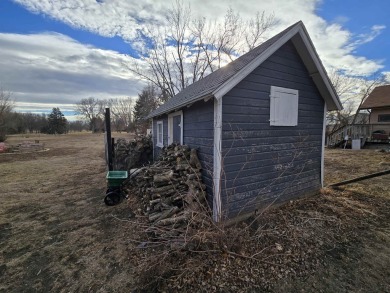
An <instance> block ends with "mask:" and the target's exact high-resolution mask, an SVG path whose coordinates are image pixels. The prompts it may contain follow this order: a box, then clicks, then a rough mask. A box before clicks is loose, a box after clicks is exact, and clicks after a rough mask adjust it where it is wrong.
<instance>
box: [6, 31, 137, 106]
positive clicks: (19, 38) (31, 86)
mask: <svg viewBox="0 0 390 293" xmlns="http://www.w3.org/2000/svg"><path fill="white" fill-rule="evenodd" d="M0 47H1V48H2V49H1V50H0V82H1V83H2V86H3V87H4V88H5V89H7V90H9V91H11V92H12V93H13V97H14V98H15V100H16V102H17V106H18V109H19V106H20V107H22V106H26V104H29V105H30V107H36V106H37V105H34V103H47V104H48V105H49V104H57V105H61V107H60V108H61V109H62V108H69V107H71V105H72V104H74V103H76V102H78V101H80V100H81V99H82V98H87V97H89V96H94V97H97V98H108V97H110V98H111V97H120V96H122V97H123V96H132V97H135V96H136V95H137V93H138V92H139V91H140V89H141V88H142V83H141V82H140V81H139V80H137V79H136V77H134V75H132V74H131V73H130V72H129V70H128V69H126V67H125V66H124V64H125V63H128V62H130V61H131V57H129V56H126V55H122V54H119V53H117V52H114V51H109V50H101V49H97V48H94V47H92V46H88V45H83V44H80V43H78V42H76V41H75V40H73V39H71V38H69V37H67V36H64V35H61V34H57V33H43V34H31V35H19V34H5V33H0ZM22 103H23V104H22ZM39 107H40V106H39ZM49 107H50V106H49ZM20 109H21V108H20Z"/></svg>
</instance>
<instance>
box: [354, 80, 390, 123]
mask: <svg viewBox="0 0 390 293" xmlns="http://www.w3.org/2000/svg"><path fill="white" fill-rule="evenodd" d="M384 83H385V76H384V75H383V74H376V75H375V76H374V78H373V79H372V80H364V81H363V86H362V88H361V90H360V94H359V99H360V102H359V106H358V107H357V109H356V113H355V116H354V117H353V120H352V123H351V124H355V122H356V119H357V116H358V114H359V112H360V107H361V106H362V104H363V102H364V101H365V100H366V99H367V97H368V96H369V95H370V93H371V92H372V91H373V89H374V88H376V87H377V86H380V85H383V84H384Z"/></svg>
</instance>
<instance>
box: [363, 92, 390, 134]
mask: <svg viewBox="0 0 390 293" xmlns="http://www.w3.org/2000/svg"><path fill="white" fill-rule="evenodd" d="M359 109H360V110H368V111H369V113H370V116H369V124H371V125H372V131H379V130H383V131H385V132H386V134H388V135H389V136H390V85H383V86H378V87H376V88H375V89H374V90H373V91H372V92H371V93H370V95H369V96H368V97H367V98H366V100H365V101H364V102H363V104H362V105H361V106H360V108H359Z"/></svg>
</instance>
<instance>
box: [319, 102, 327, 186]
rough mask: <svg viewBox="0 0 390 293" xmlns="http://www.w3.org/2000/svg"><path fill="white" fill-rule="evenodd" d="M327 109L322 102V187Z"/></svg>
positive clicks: (322, 181) (322, 183)
mask: <svg viewBox="0 0 390 293" xmlns="http://www.w3.org/2000/svg"><path fill="white" fill-rule="evenodd" d="M327 111H328V109H327V107H326V103H324V122H323V125H322V146H321V186H322V187H324V177H325V136H326V112H327Z"/></svg>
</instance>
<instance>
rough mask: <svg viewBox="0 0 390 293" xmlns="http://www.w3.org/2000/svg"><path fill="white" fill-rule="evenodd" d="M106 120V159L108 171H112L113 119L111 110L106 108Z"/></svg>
mask: <svg viewBox="0 0 390 293" xmlns="http://www.w3.org/2000/svg"><path fill="white" fill-rule="evenodd" d="M104 120H105V125H106V158H107V164H108V171H112V170H113V168H112V140H111V118H110V108H106V112H105V113H104Z"/></svg>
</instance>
